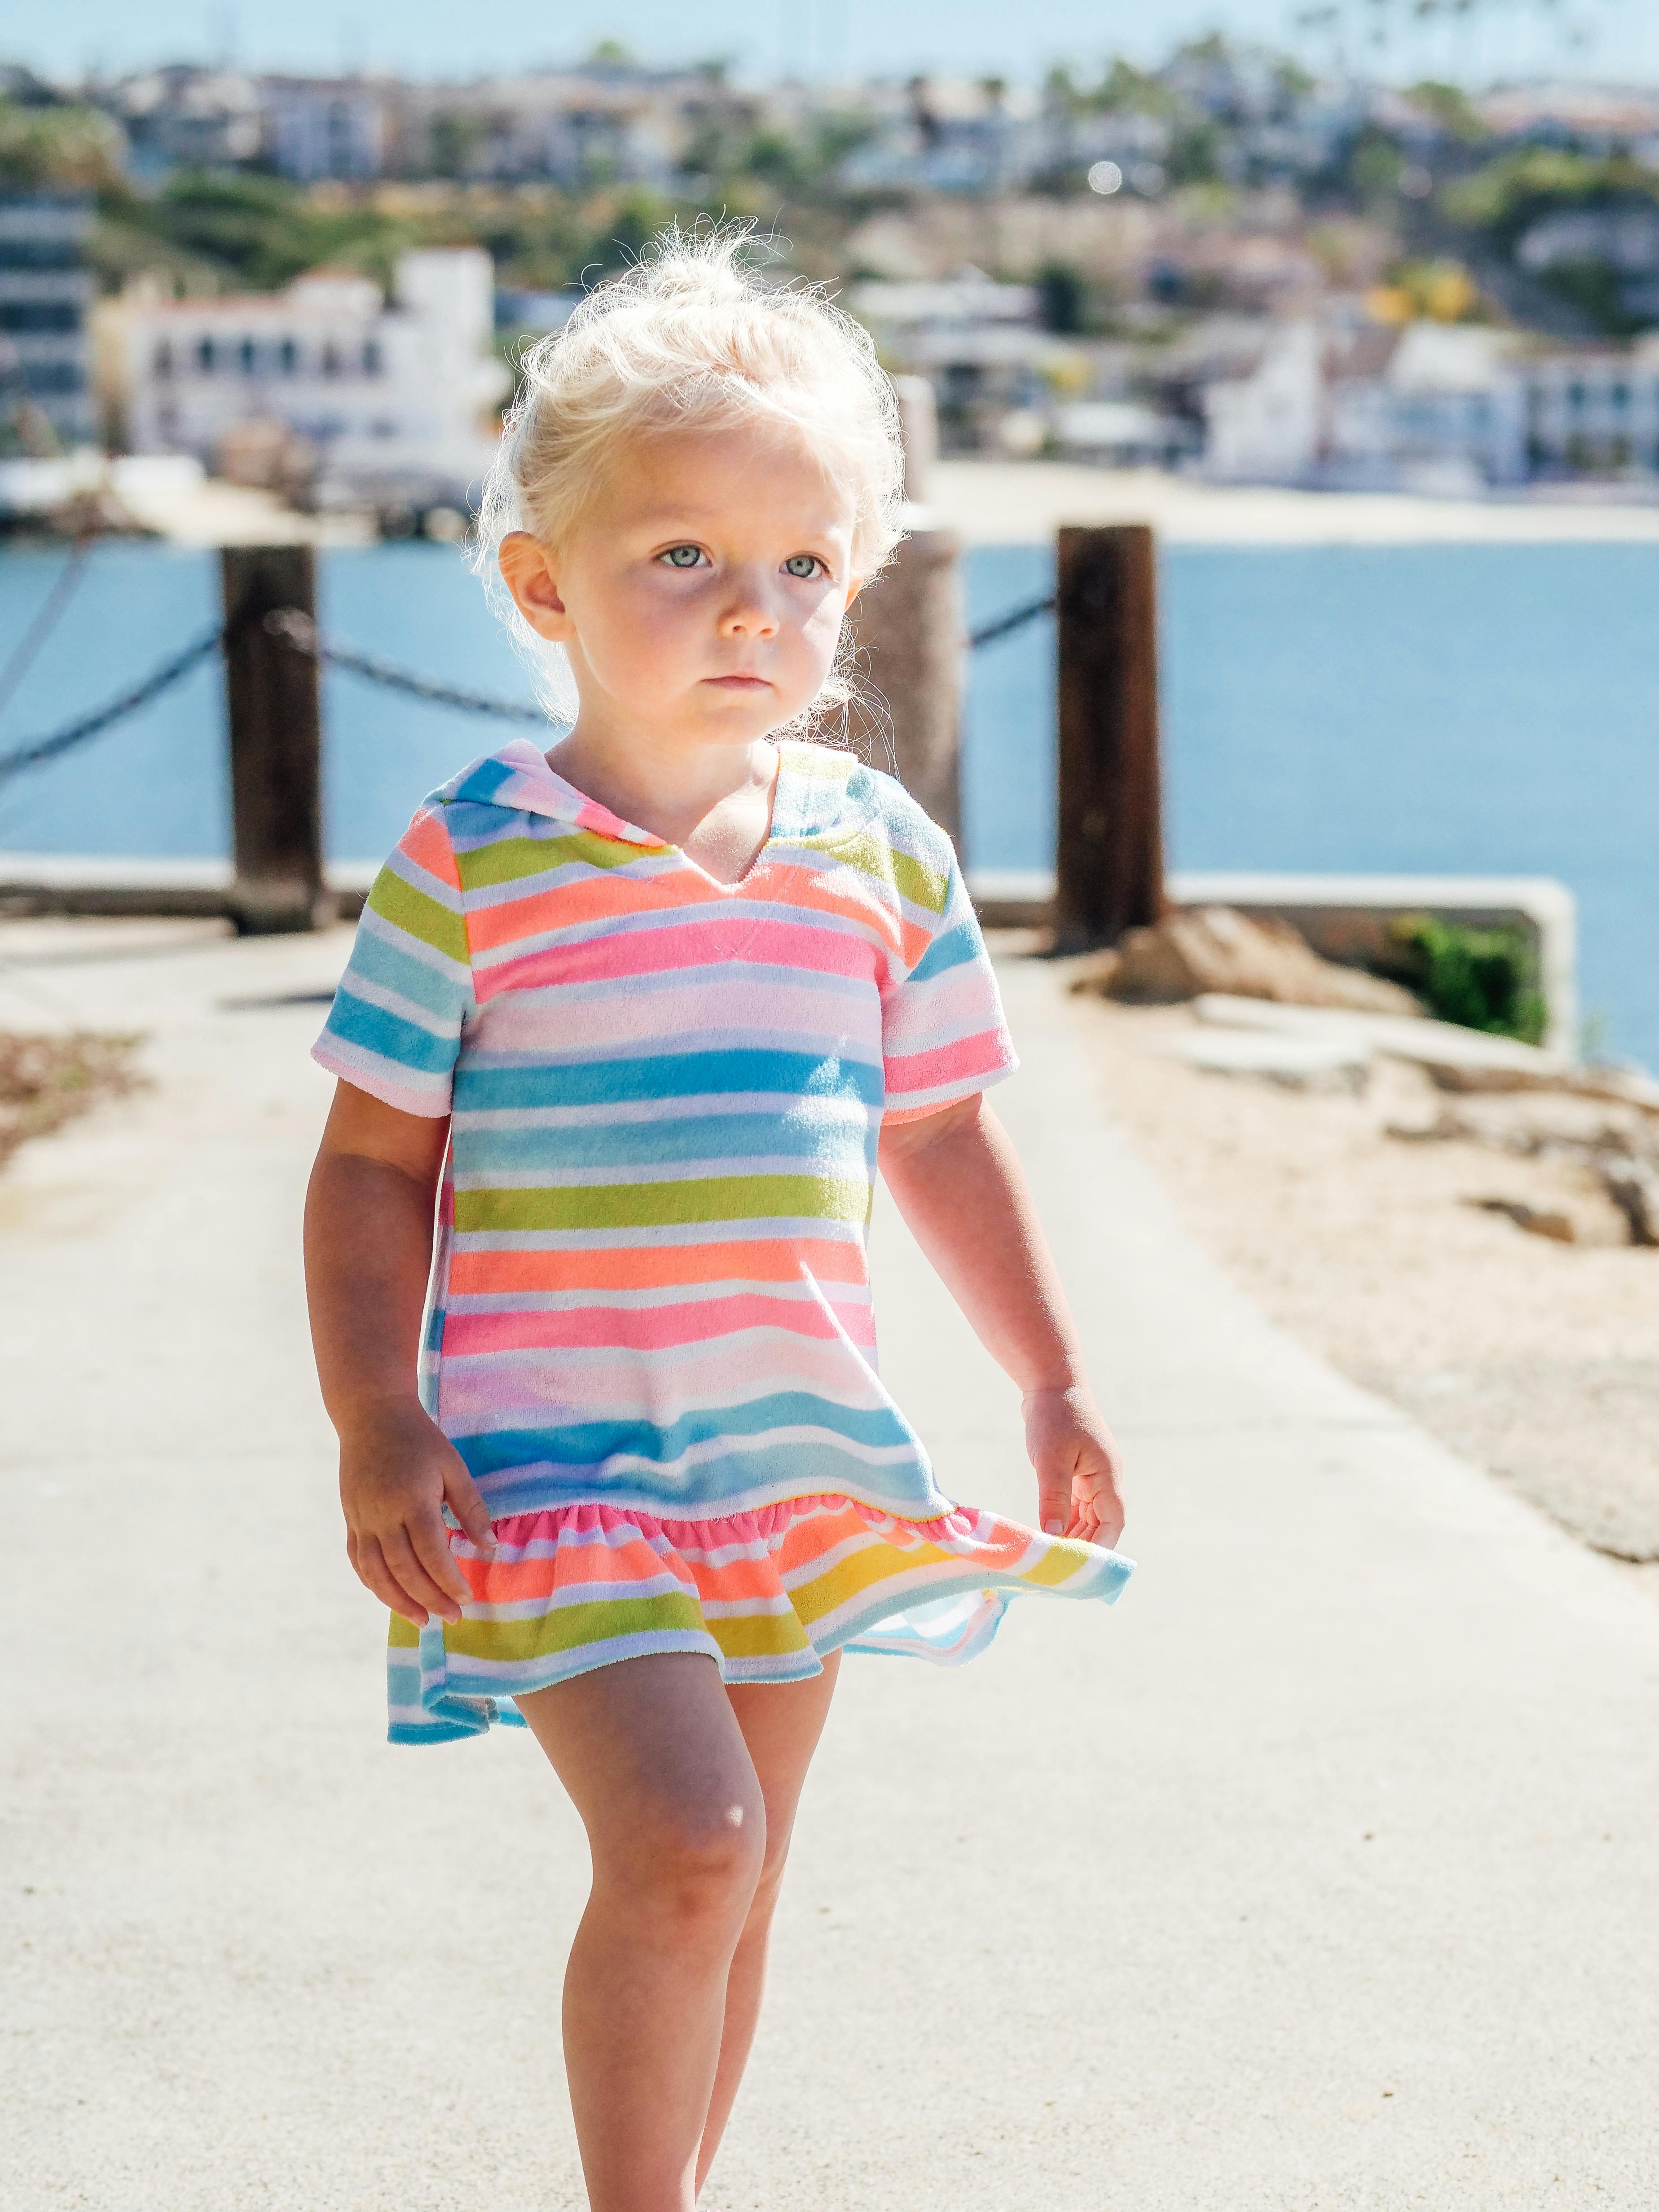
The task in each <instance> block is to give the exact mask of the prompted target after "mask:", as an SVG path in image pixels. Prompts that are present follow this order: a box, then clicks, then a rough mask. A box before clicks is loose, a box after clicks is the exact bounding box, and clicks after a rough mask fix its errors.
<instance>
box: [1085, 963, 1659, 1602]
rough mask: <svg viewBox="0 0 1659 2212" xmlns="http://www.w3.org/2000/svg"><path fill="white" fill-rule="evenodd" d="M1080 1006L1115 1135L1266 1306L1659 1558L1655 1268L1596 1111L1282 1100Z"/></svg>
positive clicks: (1414, 1098) (1427, 1088)
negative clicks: (1609, 1167) (1606, 1162)
mask: <svg viewBox="0 0 1659 2212" xmlns="http://www.w3.org/2000/svg"><path fill="white" fill-rule="evenodd" d="M1077 1004H1078V1014H1077V1019H1078V1021H1079V1024H1084V1025H1085V1030H1086V1031H1087V1032H1088V1033H1091V1034H1092V1036H1093V1038H1094V1040H1095V1043H1096V1047H1097V1056H1098V1064H1099V1067H1100V1072H1101V1080H1102V1085H1103V1090H1104V1092H1105V1095H1106V1097H1107V1100H1108V1103H1109V1106H1110V1108H1111V1109H1112V1111H1113V1113H1114V1115H1115V1117H1116V1119H1117V1120H1118V1121H1120V1123H1121V1125H1122V1127H1124V1129H1125V1130H1126V1132H1127V1134H1128V1136H1129V1137H1130V1139H1131V1140H1132V1142H1133V1145H1134V1146H1135V1148H1136V1150H1137V1151H1138V1152H1139V1153H1140V1154H1141V1156H1142V1158H1145V1159H1146V1162H1147V1164H1149V1165H1150V1166H1151V1167H1152V1169H1153V1170H1155V1171H1156V1173H1157V1174H1158V1177H1159V1179H1160V1181H1161V1182H1163V1183H1164V1186H1165V1188H1167V1189H1168V1190H1169V1191H1170V1194H1171V1195H1172V1196H1173V1198H1174V1199H1175V1200H1176V1203H1177V1205H1178V1206H1180V1207H1181V1209H1182V1212H1183V1214H1184V1215H1185V1217H1186V1218H1187V1220H1188V1224H1189V1225H1190V1226H1191V1227H1192V1229H1193V1230H1194V1232H1195V1233H1196V1234H1197V1236H1198V1237H1200V1240H1201V1241H1202V1242H1203V1243H1205V1244H1206V1246H1207V1247H1208V1249H1210V1250H1211V1252H1212V1253H1213V1255H1215V1256H1216V1258H1217V1259H1218V1261H1220V1262H1221V1264H1222V1266H1223V1267H1225V1268H1226V1270H1227V1272H1228V1273H1230V1274H1231V1276H1232V1278H1233V1279H1234V1280H1235V1281H1236V1282H1237V1283H1238V1284H1239V1285H1240V1286H1241V1288H1242V1289H1243V1290H1244V1291H1246V1292H1247V1293H1248V1294H1249V1296H1250V1297H1252V1298H1253V1299H1254V1300H1255V1303H1256V1304H1258V1305H1260V1306H1261V1307H1262V1308H1263V1309H1264V1310H1265V1311H1267V1313H1268V1314H1269V1315H1270V1316H1272V1317H1273V1320H1275V1321H1276V1322H1279V1323H1280V1325H1281V1326H1283V1327H1284V1328H1287V1329H1289V1330H1290V1331H1291V1333H1292V1334H1295V1335H1297V1337H1299V1338H1300V1339H1301V1340H1303V1342H1304V1343H1305V1344H1307V1345H1308V1346H1310V1348H1311V1349H1313V1350H1314V1351H1316V1352H1320V1353H1321V1354H1322V1356H1323V1357H1324V1358H1327V1359H1328V1360H1329V1361H1330V1362H1331V1363H1332V1364H1333V1365H1334V1366H1336V1367H1338V1368H1340V1370H1343V1371H1344V1372H1345V1373H1346V1374H1347V1375H1349V1376H1352V1378H1353V1379H1354V1380H1355V1381H1356V1382H1358V1383H1362V1384H1364V1386H1365V1387H1366V1388H1367V1389H1372V1390H1375V1391H1376V1392H1378V1393H1379V1394H1380V1395H1383V1396H1385V1397H1388V1398H1391V1399H1392V1400H1394V1401H1395V1403H1397V1404H1398V1405H1400V1406H1401V1407H1404V1408H1405V1409H1406V1410H1407V1412H1409V1413H1411V1414H1412V1415H1413V1418H1414V1419H1417V1420H1419V1421H1420V1422H1421V1423H1422V1425H1424V1427H1425V1428H1427V1429H1429V1430H1430V1431H1432V1432H1433V1433H1434V1434H1436V1435H1437V1436H1439V1437H1441V1438H1442V1439H1443V1441H1444V1442H1446V1443H1449V1444H1450V1445H1451V1446H1452V1447H1453V1448H1454V1449H1456V1450H1457V1451H1459V1452H1461V1453H1462V1454H1463V1455H1466V1456H1467V1457H1469V1458H1472V1459H1474V1460H1476V1461H1477V1462H1480V1464H1482V1465H1484V1466H1486V1468H1490V1469H1491V1470H1492V1473H1493V1474H1498V1475H1499V1476H1501V1477H1503V1478H1504V1480H1508V1481H1510V1482H1511V1483H1513V1484H1514V1485H1515V1486H1516V1488H1517V1489H1518V1490H1520V1491H1522V1492H1524V1493H1525V1494H1526V1496H1528V1498H1531V1499H1532V1500H1533V1501H1534V1503H1536V1504H1539V1505H1541V1506H1542V1507H1544V1508H1545V1509H1546V1510H1547V1511H1548V1512H1550V1513H1552V1514H1553V1516H1555V1517H1556V1518H1557V1519H1558V1520H1559V1521H1560V1522H1564V1523H1565V1526H1566V1527H1568V1528H1571V1529H1572V1530H1573V1532H1574V1533H1575V1534H1577V1535H1579V1536H1581V1537H1582V1538H1583V1540H1584V1541H1586V1542H1588V1543H1589V1544H1593V1545H1595V1547H1597V1548H1598V1549H1601V1550H1603V1551H1607V1552H1610V1553H1613V1554H1614V1555H1615V1556H1617V1557H1619V1558H1621V1559H1631V1560H1637V1561H1653V1560H1659V1251H1656V1250H1653V1249H1642V1248H1641V1247H1639V1246H1637V1245H1633V1244H1632V1243H1631V1242H1630V1241H1629V1239H1630V1236H1631V1233H1632V1232H1631V1227H1630V1225H1629V1223H1628V1222H1627V1220H1626V1218H1625V1216H1624V1215H1623V1213H1622V1212H1620V1207H1619V1206H1618V1205H1617V1204H1616V1203H1615V1202H1614V1200H1613V1198H1612V1197H1610V1196H1609V1194H1608V1191H1607V1185H1606V1182H1605V1180H1604V1178H1603V1177H1602V1176H1601V1174H1599V1173H1598V1172H1597V1170H1596V1167H1595V1158H1594V1148H1595V1143H1596V1142H1599V1141H1600V1140H1601V1138H1602V1132H1601V1129H1600V1127H1599V1119H1600V1115H1601V1109H1595V1108H1591V1107H1586V1106H1585V1105H1583V1103H1580V1102H1575V1101H1571V1100H1547V1099H1544V1100H1541V1099H1539V1098H1536V1097H1532V1098H1528V1100H1526V1101H1524V1102H1523V1101H1516V1100H1503V1101H1500V1100H1492V1101H1490V1102H1486V1101H1482V1102H1480V1104H1479V1105H1478V1106H1475V1105H1474V1104H1473V1103H1471V1102H1464V1101H1460V1102H1459V1103H1458V1110H1457V1112H1456V1114H1455V1115H1451V1114H1449V1113H1448V1111H1447V1103H1448V1102H1447V1100H1446V1098H1445V1097H1444V1096H1443V1094H1442V1093H1440V1092H1438V1091H1436V1090H1435V1089H1434V1087H1433V1085H1432V1084H1431V1081H1430V1080H1429V1079H1428V1077H1427V1076H1426V1075H1425V1074H1423V1073H1421V1072H1420V1071H1419V1070H1417V1069H1413V1068H1411V1067H1407V1066H1400V1065H1397V1064H1394V1063H1389V1062H1381V1061H1380V1062H1378V1063H1377V1066H1376V1071H1375V1073H1374V1074H1373V1075H1372V1077H1371V1079H1370V1083H1369V1085H1368V1086H1367V1087H1366V1088H1365V1089H1364V1091H1363V1092H1362V1093H1361V1094H1360V1095H1358V1096H1351V1095H1345V1094H1342V1093H1340V1092H1333V1091H1296V1090H1287V1089H1285V1087H1284V1086H1283V1085H1279V1084H1275V1083H1269V1082H1265V1081H1262V1080H1260V1079H1255V1078H1252V1077H1249V1076H1239V1075H1227V1074H1216V1073H1208V1072H1206V1071H1203V1070H1200V1069H1198V1068H1195V1067H1193V1066H1188V1065H1187V1064H1185V1063H1184V1062H1182V1061H1181V1060H1177V1059H1175V1058H1173V1057H1170V1056H1168V1048H1170V1046H1171V1045H1172V1044H1173V1043H1174V1042H1175V1040H1176V1037H1177V1036H1181V1035H1182V1034H1190V1032H1191V1030H1192V1029H1193V1027H1194V1021H1193V1017H1192V1016H1191V1014H1190V1013H1189V1012H1188V1011H1187V1010H1186V1009H1184V1008H1177V1007H1156V1008H1151V1007H1148V1008H1141V1007H1132V1006H1116V1005H1113V1004H1111V1003H1110V1002H1109V1001H1106V1000H1096V999H1083V1000H1079V1001H1078V1002H1077ZM1587 1118H1588V1119H1595V1120H1597V1121H1598V1127H1597V1128H1596V1129H1595V1130H1594V1131H1592V1130H1590V1129H1589V1128H1588V1127H1586V1128H1584V1129H1583V1130H1581V1129H1579V1128H1578V1127H1576V1126H1575V1122H1576V1121H1586V1120H1587ZM1558 1123H1559V1127H1557V1126H1556V1124H1558ZM1639 1135H1640V1133H1639V1132H1632V1133H1631V1141H1632V1142H1634V1141H1636V1139H1637V1138H1638V1137H1639ZM1528 1217H1531V1218H1533V1219H1534V1225H1536V1224H1537V1222H1539V1221H1540V1220H1549V1221H1553V1223H1554V1224H1555V1225H1556V1226H1557V1229H1559V1228H1560V1226H1561V1225H1563V1224H1565V1225H1567V1231H1568V1233H1569V1235H1570V1237H1571V1241H1564V1239H1563V1237H1562V1236H1561V1235H1559V1234H1557V1233H1552V1232H1551V1231H1546V1232H1545V1233H1542V1234H1534V1233H1528V1231H1527V1229H1526V1228H1524V1227H1523V1226H1522V1221H1523V1220H1525V1219H1526V1218H1528Z"/></svg>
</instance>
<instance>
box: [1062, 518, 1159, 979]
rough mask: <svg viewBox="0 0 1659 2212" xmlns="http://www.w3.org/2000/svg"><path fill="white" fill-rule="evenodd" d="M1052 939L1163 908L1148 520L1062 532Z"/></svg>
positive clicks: (1149, 917) (1105, 930)
mask: <svg viewBox="0 0 1659 2212" xmlns="http://www.w3.org/2000/svg"><path fill="white" fill-rule="evenodd" d="M1056 596H1057V606H1056V613H1057V617H1058V624H1059V699H1058V705H1059V722H1060V790H1059V824H1058V837H1057V841H1056V851H1055V892H1054V939H1055V945H1056V948H1057V949H1058V950H1060V951H1077V950H1081V949H1082V948H1084V947H1085V946H1088V945H1112V944H1115V942H1116V941H1117V939H1119V938H1120V937H1121V935H1122V934H1123V933H1124V931H1125V930H1126V929H1133V928H1136V927H1139V926H1140V925H1142V924H1144V923H1147V922H1152V921H1157V920H1158V916H1159V915H1161V914H1162V913H1163V911H1164V833H1163V799H1162V776H1161V770H1160V765H1159V757H1158V590H1157V554H1156V548H1155V546H1154V544H1153V538H1152V531H1151V529H1150V528H1149V527H1148V526H1146V524H1144V523H1122V524H1115V525H1114V526H1111V527H1110V528H1107V529H1099V530H1079V529H1065V530H1062V531H1061V532H1060V544H1059V574H1058V580H1057V585H1056Z"/></svg>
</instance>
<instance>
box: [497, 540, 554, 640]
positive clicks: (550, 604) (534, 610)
mask: <svg viewBox="0 0 1659 2212" xmlns="http://www.w3.org/2000/svg"><path fill="white" fill-rule="evenodd" d="M495 557H496V559H497V561H498V562H500V564H501V580H502V582H503V583H504V584H505V585H506V586H507V590H508V591H509V592H512V594H513V605H514V606H516V607H517V609H518V610H519V612H520V614H521V615H522V616H523V617H524V618H525V620H526V622H527V623H529V624H530V627H531V629H533V630H534V631H535V632H536V634H537V635H538V637H547V638H552V639H553V640H555V641H556V642H557V643H560V644H562V643H563V642H564V641H565V640H566V639H567V638H568V636H569V635H570V617H569V614H568V611H567V610H566V607H565V604H564V601H563V600H562V599H561V598H560V597H559V582H558V578H557V577H556V575H555V574H554V573H553V556H552V554H551V553H550V551H549V550H548V548H547V547H546V546H545V545H544V544H542V542H541V540H540V538H532V536H531V534H530V532H528V531H527V530H512V531H509V532H507V536H506V537H505V538H502V540H501V551H500V552H499V553H498V554H497V555H496V556H495Z"/></svg>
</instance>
